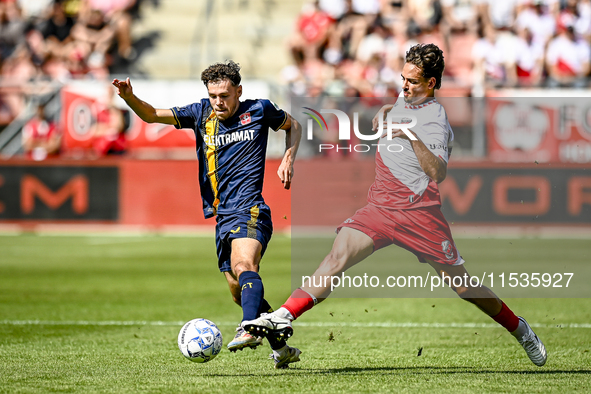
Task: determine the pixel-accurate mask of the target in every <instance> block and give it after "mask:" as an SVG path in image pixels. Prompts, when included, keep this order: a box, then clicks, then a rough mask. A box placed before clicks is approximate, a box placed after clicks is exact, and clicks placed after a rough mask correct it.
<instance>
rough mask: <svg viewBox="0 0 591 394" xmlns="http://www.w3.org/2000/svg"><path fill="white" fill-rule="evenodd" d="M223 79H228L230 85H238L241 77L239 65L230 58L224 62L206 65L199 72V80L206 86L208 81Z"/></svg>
mask: <svg viewBox="0 0 591 394" xmlns="http://www.w3.org/2000/svg"><path fill="white" fill-rule="evenodd" d="M224 79H229V80H230V82H232V85H234V86H238V85H240V81H241V80H242V77H241V76H240V65H238V64H237V63H235V62H234V61H232V60H228V61H226V62H224V63H215V64H212V65H211V66H209V67H207V68H206V69H205V70H203V72H202V73H201V80H202V81H203V83H204V84H205V86H207V84H209V83H210V82H214V83H215V82H220V81H222V80H224Z"/></svg>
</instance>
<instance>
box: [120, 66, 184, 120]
mask: <svg viewBox="0 0 591 394" xmlns="http://www.w3.org/2000/svg"><path fill="white" fill-rule="evenodd" d="M113 86H115V87H116V88H117V94H118V95H119V97H121V98H122V99H123V100H125V102H126V103H127V105H129V108H131V109H132V110H133V112H135V113H136V114H137V116H139V117H140V118H141V119H142V120H143V121H144V122H148V123H164V124H171V125H176V119H175V118H174V115H173V113H172V110H171V109H156V108H154V107H153V106H151V105H150V104H148V103H146V102H145V101H142V100H140V99H139V98H138V97H137V96H136V95H135V94H133V88H132V87H131V81H130V80H129V78H127V79H126V80H125V81H120V80H118V79H117V78H115V79H114V80H113Z"/></svg>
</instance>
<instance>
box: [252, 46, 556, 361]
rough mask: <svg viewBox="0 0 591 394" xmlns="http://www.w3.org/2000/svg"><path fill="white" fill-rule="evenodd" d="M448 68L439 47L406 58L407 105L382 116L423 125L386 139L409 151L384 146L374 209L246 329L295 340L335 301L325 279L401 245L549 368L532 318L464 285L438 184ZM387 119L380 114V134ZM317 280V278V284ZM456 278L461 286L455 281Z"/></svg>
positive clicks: (447, 139) (346, 227)
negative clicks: (299, 326) (308, 317)
mask: <svg viewBox="0 0 591 394" xmlns="http://www.w3.org/2000/svg"><path fill="white" fill-rule="evenodd" d="M444 67H445V65H444V60H443V52H442V51H441V50H440V49H439V48H438V47H437V46H436V45H434V44H417V45H415V46H413V47H412V48H410V50H409V51H408V52H407V53H406V63H405V65H404V68H403V69H402V82H403V91H402V93H401V96H400V97H401V98H403V100H402V99H398V100H397V101H396V103H395V104H394V105H387V106H384V107H383V108H382V109H383V110H384V111H380V113H386V112H388V111H394V112H393V113H394V114H395V115H397V118H400V119H402V122H401V123H406V122H405V116H407V118H406V119H411V120H412V119H415V120H416V121H417V123H416V124H415V125H413V126H412V127H410V125H409V127H408V129H407V130H406V131H407V132H408V133H409V134H410V135H407V134H406V133H405V131H404V130H396V131H394V132H393V133H392V137H393V138H392V139H391V140H388V139H387V138H385V137H382V138H381V139H380V144H386V145H387V144H398V145H401V146H402V147H403V149H402V150H400V149H391V150H390V149H384V148H382V149H380V150H379V151H378V152H377V153H376V178H375V181H374V183H373V185H372V186H371V187H370V189H369V193H368V204H367V205H366V206H365V207H363V208H361V209H360V210H358V211H357V212H356V213H355V214H354V215H353V216H352V217H350V218H348V219H347V220H345V221H344V222H343V223H341V225H339V227H338V228H337V231H338V234H337V237H336V238H335V241H334V244H333V247H332V250H331V251H330V253H329V254H328V256H326V258H325V259H324V260H323V261H322V263H321V264H320V266H319V267H318V269H317V270H316V272H315V273H314V275H313V276H312V278H311V280H310V281H308V282H307V283H306V285H305V286H302V287H301V288H298V289H296V290H295V291H294V292H293V293H292V295H291V296H290V297H289V299H288V300H287V301H286V302H285V303H284V304H283V306H282V307H281V308H279V309H278V310H276V311H275V312H273V313H270V314H264V315H261V316H260V317H259V318H257V319H255V320H251V321H244V322H243V323H242V327H244V329H245V330H246V331H248V332H250V333H251V334H252V335H262V336H276V337H278V338H279V337H280V338H285V337H289V336H291V335H292V333H293V329H292V326H291V322H292V321H293V320H295V319H296V318H298V317H299V316H301V315H302V314H303V313H304V312H306V311H307V310H309V309H311V308H312V307H313V306H314V305H316V304H317V303H318V302H321V301H323V300H324V299H326V298H327V297H328V296H329V295H330V293H331V287H330V286H331V283H330V281H328V283H326V281H324V284H325V285H324V286H316V284H317V283H321V284H322V279H321V278H323V277H327V276H329V277H330V276H339V275H341V273H343V272H345V271H346V270H347V269H348V268H350V267H352V266H354V265H355V264H357V263H359V262H361V261H362V260H364V259H365V258H366V257H368V256H369V255H371V254H372V253H373V252H374V251H376V250H378V249H381V248H383V247H386V246H389V245H391V244H395V245H398V246H401V247H403V248H405V249H407V250H409V251H410V252H412V253H414V254H415V255H416V256H417V258H418V259H419V261H421V262H424V263H428V264H430V265H431V266H432V267H433V268H434V269H435V271H436V272H437V274H438V275H440V276H441V277H443V278H444V280H445V282H446V283H447V284H449V285H450V287H451V288H452V289H453V290H454V291H455V292H456V293H457V294H458V295H459V296H460V297H461V298H462V299H464V300H466V301H469V302H471V303H472V304H474V305H476V306H477V307H478V308H480V309H481V310H482V311H483V312H484V313H486V314H488V315H489V316H491V317H492V318H493V319H494V320H495V321H496V322H497V323H499V324H500V325H502V326H503V327H505V328H506V329H507V331H509V332H510V333H511V334H512V335H513V336H515V338H517V340H518V341H519V343H520V344H521V345H522V346H523V348H524V349H525V351H526V353H527V355H528V356H529V358H530V360H531V361H532V362H533V363H534V364H536V365H538V366H542V365H544V364H545V362H546V359H547V354H546V349H545V347H544V344H543V343H542V341H540V340H539V338H538V337H537V336H536V334H535V333H534V332H533V330H532V329H531V327H530V326H529V325H528V324H527V322H526V321H525V319H523V318H522V317H518V316H516V315H515V314H514V313H513V312H512V311H511V309H509V308H508V307H507V305H505V303H504V302H503V301H501V300H500V299H499V298H498V297H497V296H496V295H495V294H494V293H493V292H492V291H491V290H490V289H489V288H487V287H485V286H482V285H481V284H480V285H478V286H473V285H471V282H470V280H469V279H468V280H467V281H466V280H465V279H464V278H470V275H469V274H468V272H467V271H466V269H465V268H464V265H463V264H464V260H463V259H462V257H461V256H460V254H459V252H458V250H457V248H456V245H455V243H454V241H453V237H452V235H451V230H450V228H449V224H448V223H447V221H446V220H445V218H444V217H443V214H442V213H441V210H440V206H441V199H440V196H439V189H438V187H437V184H438V183H440V182H442V181H443V180H444V179H445V176H446V173H447V162H448V160H449V156H450V153H451V152H450V148H449V146H450V143H451V141H452V140H453V132H452V129H451V127H450V125H449V123H448V121H447V115H446V113H445V109H444V108H443V106H442V105H441V104H439V102H438V101H437V99H436V98H435V89H438V88H439V87H440V86H441V76H442V74H443V69H444ZM382 121H383V119H380V118H379V117H378V116H376V118H374V120H373V126H374V128H377V126H378V125H379V123H380V122H382ZM411 136H412V137H414V138H411ZM314 277H316V278H317V279H316V280H315V281H312V280H313V279H314ZM456 277H460V278H461V279H462V280H460V281H459V282H457V281H454V279H455V278H456ZM456 283H461V285H460V286H456V285H455V284H456ZM312 284H314V286H312ZM286 365H287V364H286Z"/></svg>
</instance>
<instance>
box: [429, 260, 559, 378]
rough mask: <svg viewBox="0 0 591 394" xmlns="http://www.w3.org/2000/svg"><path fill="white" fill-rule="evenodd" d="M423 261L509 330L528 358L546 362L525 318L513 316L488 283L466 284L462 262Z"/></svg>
mask: <svg viewBox="0 0 591 394" xmlns="http://www.w3.org/2000/svg"><path fill="white" fill-rule="evenodd" d="M427 262H428V263H429V264H430V265H431V266H432V267H433V268H434V269H435V271H436V272H437V274H438V275H439V276H440V277H442V278H443V280H444V281H445V283H447V284H448V285H449V286H450V287H451V288H452V289H453V290H454V291H455V292H456V294H457V295H458V296H460V298H462V299H463V300H466V301H468V302H470V303H472V304H474V305H476V306H477V307H478V308H480V310H482V311H483V312H484V313H486V314H487V315H489V316H490V317H491V318H492V319H493V320H494V321H496V322H497V323H499V324H500V325H501V326H503V327H504V328H505V329H506V330H507V331H509V332H510V333H511V335H513V336H514V337H515V338H516V339H517V341H518V342H519V343H520V344H521V346H523V349H524V350H525V352H526V353H527V355H528V357H529V359H530V360H531V361H532V362H533V363H534V364H536V365H537V366H539V367H541V366H542V365H544V364H545V363H546V359H547V357H548V356H547V353H546V348H545V347H544V344H543V343H542V341H541V340H540V339H539V338H538V336H537V335H536V334H535V333H534V331H533V330H532V329H531V327H530V326H529V324H527V322H526V321H525V319H524V318H523V317H519V316H516V315H515V314H514V313H513V311H512V310H511V309H509V307H508V306H507V305H505V303H504V302H503V301H501V299H500V298H499V297H497V295H496V294H495V293H493V291H492V290H491V289H489V288H488V287H486V286H483V285H481V284H479V286H470V283H471V281H470V274H468V271H466V268H465V267H464V266H463V265H455V266H454V265H447V264H440V263H436V262H434V261H429V260H427ZM456 277H459V278H461V280H457V281H456V282H454V278H456ZM466 279H467V280H466ZM454 283H461V286H455V285H454Z"/></svg>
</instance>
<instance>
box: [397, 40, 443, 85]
mask: <svg viewBox="0 0 591 394" xmlns="http://www.w3.org/2000/svg"><path fill="white" fill-rule="evenodd" d="M406 63H411V64H414V65H415V66H417V67H419V68H420V69H421V70H423V77H424V78H426V79H431V78H433V77H434V78H435V89H439V88H440V87H441V76H442V75H443V70H444V69H445V61H444V60H443V51H442V50H441V49H439V47H438V46H437V45H435V44H417V45H414V46H412V47H411V48H410V49H409V50H408V52H406Z"/></svg>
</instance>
